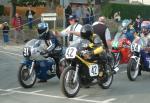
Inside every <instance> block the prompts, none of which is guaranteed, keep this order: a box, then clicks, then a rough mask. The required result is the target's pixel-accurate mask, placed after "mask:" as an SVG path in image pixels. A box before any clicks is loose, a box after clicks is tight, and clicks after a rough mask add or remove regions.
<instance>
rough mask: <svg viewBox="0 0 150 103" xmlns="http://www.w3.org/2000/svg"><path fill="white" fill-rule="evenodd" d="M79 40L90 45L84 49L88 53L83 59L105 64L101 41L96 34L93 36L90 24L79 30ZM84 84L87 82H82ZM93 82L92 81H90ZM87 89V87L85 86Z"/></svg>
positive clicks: (104, 53) (105, 59)
mask: <svg viewBox="0 0 150 103" xmlns="http://www.w3.org/2000/svg"><path fill="white" fill-rule="evenodd" d="M80 35H81V38H82V39H86V40H88V41H90V44H89V45H88V46H87V47H86V48H87V49H88V50H90V52H89V53H88V54H86V55H84V58H88V60H92V61H94V60H98V62H99V63H101V62H104V63H106V62H107V57H106V52H105V49H104V45H103V42H102V40H101V39H100V38H99V36H98V35H97V34H94V31H93V27H92V26H91V25H90V24H86V25H84V26H83V27H82V28H81V33H80ZM84 82H85V83H86V82H88V81H84ZM92 82H94V80H93V81H92ZM85 87H86V88H89V86H88V85H87V86H85Z"/></svg>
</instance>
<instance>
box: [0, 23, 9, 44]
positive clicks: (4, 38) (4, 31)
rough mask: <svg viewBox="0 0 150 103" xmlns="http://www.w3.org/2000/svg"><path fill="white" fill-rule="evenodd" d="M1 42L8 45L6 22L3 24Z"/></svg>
mask: <svg viewBox="0 0 150 103" xmlns="http://www.w3.org/2000/svg"><path fill="white" fill-rule="evenodd" d="M2 31H3V40H4V44H8V43H9V35H8V34H9V26H8V23H7V22H4V23H3V28H2Z"/></svg>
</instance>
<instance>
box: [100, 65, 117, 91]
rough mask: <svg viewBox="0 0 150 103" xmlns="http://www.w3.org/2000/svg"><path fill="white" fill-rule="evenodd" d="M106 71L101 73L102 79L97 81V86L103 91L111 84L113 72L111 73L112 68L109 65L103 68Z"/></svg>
mask: <svg viewBox="0 0 150 103" xmlns="http://www.w3.org/2000/svg"><path fill="white" fill-rule="evenodd" d="M105 69H106V71H105V72H104V73H103V76H102V77H99V79H98V81H99V82H98V84H99V86H101V87H102V88H103V89H108V88H109V87H110V86H111V84H112V82H113V77H114V75H113V72H112V68H111V66H110V65H107V64H106V66H105Z"/></svg>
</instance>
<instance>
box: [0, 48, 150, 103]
mask: <svg viewBox="0 0 150 103" xmlns="http://www.w3.org/2000/svg"><path fill="white" fill-rule="evenodd" d="M21 50H22V49H21V47H17V46H15V47H9V46H8V47H0V103H149V101H150V89H149V88H150V82H149V81H150V74H149V73H145V72H143V73H142V76H140V77H138V79H137V80H136V81H135V82H131V81H129V80H128V78H127V75H126V65H121V66H120V71H119V72H118V73H117V74H116V75H115V77H114V81H113V83H112V85H111V87H110V88H109V89H107V90H104V89H101V88H100V87H99V86H98V85H95V86H92V87H90V88H89V89H86V88H81V89H80V92H79V93H78V95H77V97H76V98H72V99H68V98H66V97H64V96H63V94H62V93H61V90H60V85H59V80H58V78H57V77H55V78H53V79H51V80H49V81H48V82H47V83H36V84H35V85H34V87H33V88H30V89H24V88H22V87H21V86H20V85H19V83H18V81H17V72H18V67H19V63H20V61H21V60H22V56H21Z"/></svg>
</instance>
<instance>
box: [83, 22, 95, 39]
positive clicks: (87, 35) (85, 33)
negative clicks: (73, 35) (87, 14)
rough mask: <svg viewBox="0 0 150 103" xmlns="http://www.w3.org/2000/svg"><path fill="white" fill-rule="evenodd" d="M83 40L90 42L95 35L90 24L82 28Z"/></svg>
mask: <svg viewBox="0 0 150 103" xmlns="http://www.w3.org/2000/svg"><path fill="white" fill-rule="evenodd" d="M80 33H81V38H83V39H88V40H90V38H91V36H92V35H93V27H92V26H91V25H90V24H86V25H84V26H83V27H82V28H81V32H80Z"/></svg>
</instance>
